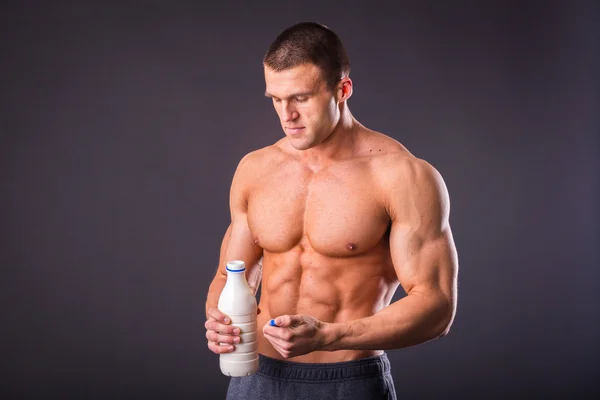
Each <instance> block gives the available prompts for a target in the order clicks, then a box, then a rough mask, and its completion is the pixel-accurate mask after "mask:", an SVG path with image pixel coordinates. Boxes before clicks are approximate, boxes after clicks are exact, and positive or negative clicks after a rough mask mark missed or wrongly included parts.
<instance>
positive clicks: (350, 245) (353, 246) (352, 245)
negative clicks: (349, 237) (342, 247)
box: [346, 243, 356, 251]
mask: <svg viewBox="0 0 600 400" xmlns="http://www.w3.org/2000/svg"><path fill="white" fill-rule="evenodd" d="M346 248H347V249H348V250H350V251H352V250H356V245H355V244H354V243H348V244H347V245H346Z"/></svg>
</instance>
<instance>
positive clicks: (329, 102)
mask: <svg viewBox="0 0 600 400" xmlns="http://www.w3.org/2000/svg"><path fill="white" fill-rule="evenodd" d="M263 64H264V67H265V81H266V85H267V89H266V93H265V94H266V95H267V96H268V97H271V98H272V99H273V105H274V106H275V110H276V111H277V114H278V115H279V119H280V121H281V125H282V127H283V129H284V131H285V133H286V135H287V136H288V137H289V138H290V142H291V144H292V145H293V146H294V147H295V148H297V149H299V150H305V149H308V148H311V147H314V146H316V145H318V144H319V143H321V142H322V141H323V140H325V139H326V138H327V137H328V136H329V135H330V134H331V132H332V131H333V130H334V128H335V126H336V125H337V123H338V122H339V119H340V111H341V110H340V107H339V105H340V103H343V102H345V101H346V100H347V99H348V97H350V95H351V94H352V81H351V80H350V78H349V77H348V74H349V73H350V61H349V60H348V56H347V55H346V51H345V50H344V47H343V45H342V42H341V40H340V38H339V37H338V36H337V35H336V34H335V33H334V32H332V31H331V30H330V29H329V28H327V27H325V26H323V25H320V24H316V23H312V22H304V23H300V24H296V25H294V26H292V27H290V28H288V29H286V30H285V31H283V32H282V33H281V34H280V35H279V36H278V37H277V39H275V41H274V42H273V43H272V44H271V46H270V47H269V49H268V51H267V53H266V55H265V57H264V59H263Z"/></svg>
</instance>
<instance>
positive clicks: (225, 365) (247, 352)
mask: <svg viewBox="0 0 600 400" xmlns="http://www.w3.org/2000/svg"><path fill="white" fill-rule="evenodd" d="M218 308H219V310H220V311H221V312H223V313H225V314H227V316H229V318H231V325H233V326H237V327H239V328H240V335H239V336H240V339H241V341H240V343H238V344H235V343H234V344H233V345H234V346H235V350H234V351H233V352H231V353H225V354H221V355H220V356H219V358H220V360H219V362H220V365H221V372H223V374H225V375H229V376H246V375H251V374H253V373H255V372H256V371H257V370H258V342H257V341H256V328H257V327H256V298H255V297H254V292H253V290H252V289H251V288H250V286H249V285H248V282H247V281H246V265H245V263H244V262H243V261H229V262H228V263H227V282H226V283H225V287H224V288H223V291H222V292H221V296H220V297H219V304H218ZM245 339H246V340H245ZM247 339H253V340H250V341H248V340H247Z"/></svg>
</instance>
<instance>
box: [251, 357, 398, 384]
mask: <svg viewBox="0 0 600 400" xmlns="http://www.w3.org/2000/svg"><path fill="white" fill-rule="evenodd" d="M258 357H259V367H258V374H260V375H263V376H267V377H270V378H275V379H285V380H301V381H303V382H307V381H315V382H322V381H331V380H345V379H356V378H367V377H373V376H380V375H384V374H389V373H390V371H391V369H390V361H389V359H388V357H387V354H385V353H383V354H382V355H379V356H373V357H367V358H361V359H358V360H352V361H342V362H335V363H299V362H293V361H285V360H277V359H275V358H271V357H267V356H263V355H262V354H259V355H258Z"/></svg>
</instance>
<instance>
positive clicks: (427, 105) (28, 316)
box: [0, 1, 600, 399]
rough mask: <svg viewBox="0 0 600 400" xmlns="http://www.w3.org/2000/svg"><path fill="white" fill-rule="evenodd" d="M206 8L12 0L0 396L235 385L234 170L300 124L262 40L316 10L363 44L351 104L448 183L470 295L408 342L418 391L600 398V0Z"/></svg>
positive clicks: (3, 168) (2, 207)
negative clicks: (227, 233)
mask: <svg viewBox="0 0 600 400" xmlns="http://www.w3.org/2000/svg"><path fill="white" fill-rule="evenodd" d="M200 3H201V2H189V3H177V2H174V3H171V4H167V2H164V3H160V2H119V5H112V6H109V5H104V4H103V2H97V3H96V4H94V3H89V2H88V3H86V4H84V3H83V2H75V1H74V2H72V3H59V2H37V3H36V2H12V3H9V4H4V5H3V6H2V24H1V25H0V30H1V32H2V34H1V42H0V46H1V48H0V50H1V53H0V54H1V55H0V57H1V66H2V71H1V72H2V74H1V76H0V81H1V93H2V115H1V117H2V118H1V120H0V130H1V133H2V136H1V143H0V146H1V147H0V156H1V157H0V182H1V186H0V190H1V196H0V211H1V214H0V218H1V219H0V266H1V270H0V271H1V275H0V278H1V279H0V293H1V299H0V300H1V302H0V312H1V314H0V315H1V321H0V367H1V368H2V376H1V378H0V395H2V397H3V398H8V397H7V396H8V395H12V396H14V397H15V398H19V397H22V398H25V397H26V398H50V397H57V396H62V398H94V399H108V398H111V399H134V398H138V399H192V398H208V399H212V398H215V399H219V398H223V397H224V393H225V390H226V385H227V382H228V380H227V378H226V377H224V376H222V375H221V373H220V371H219V368H218V357H217V356H215V355H213V354H212V353H210V352H209V351H208V349H207V348H206V341H205V337H204V333H205V331H204V328H203V323H204V301H205V297H206V293H207V288H208V284H209V282H210V280H211V278H212V276H213V273H214V270H215V268H216V264H217V260H218V250H219V244H220V240H221V237H222V234H223V233H224V230H225V228H226V226H227V224H228V221H229V220H228V218H229V213H228V204H227V200H228V190H229V184H230V180H231V177H232V174H233V171H234V169H235V167H236V165H237V162H238V161H239V159H240V158H241V157H242V156H243V155H244V154H245V153H247V152H249V151H251V150H253V149H256V148H260V147H263V146H265V145H268V144H270V143H272V142H274V141H275V140H277V139H278V138H280V137H281V135H282V132H281V130H280V127H279V125H278V122H277V119H276V115H275V113H274V111H273V110H272V106H271V104H270V103H269V101H268V100H267V99H265V98H264V97H263V91H264V81H263V75H262V66H261V58H262V56H263V54H264V51H265V50H266V48H267V46H268V45H269V44H270V42H271V41H272V40H273V39H274V38H275V36H276V35H277V34H278V33H279V32H280V31H281V30H283V29H284V28H286V27H288V26H289V25H291V24H293V23H296V22H300V21H305V20H312V21H317V22H321V23H324V24H326V25H328V26H329V27H331V28H332V29H333V30H335V31H336V32H337V33H338V34H339V35H340V36H341V37H342V39H343V41H344V43H345V44H346V47H347V50H348V52H349V55H350V57H351V60H352V73H351V77H352V78H353V80H354V95H353V97H352V98H351V100H350V102H349V104H350V108H351V110H352V111H353V113H354V115H355V116H356V117H357V118H358V119H359V120H360V121H361V122H362V123H364V124H365V125H367V126H368V127H370V128H372V129H376V130H379V131H381V132H384V133H387V134H388V135H390V136H392V137H394V138H396V139H398V140H399V141H400V142H402V143H403V144H405V145H406V146H407V147H408V148H409V149H410V150H411V151H412V152H413V153H414V154H415V155H417V156H419V157H421V158H424V159H426V160H428V161H429V162H430V163H432V164H433V165H434V166H435V167H436V168H437V169H438V170H439V171H440V172H441V173H442V175H443V176H444V178H445V180H446V183H447V185H448V188H449V191H450V196H451V202H452V209H451V223H452V227H453V231H454V236H455V240H456V244H457V247H458V252H459V259H460V274H459V307H458V314H457V317H456V320H455V322H454V326H453V328H452V330H451V332H450V334H449V336H447V337H445V338H443V339H440V340H436V341H433V342H430V343H427V344H424V345H420V346H416V347H413V348H408V349H404V350H395V351H391V352H389V355H390V358H391V360H392V365H393V375H394V379H395V382H396V387H397V390H398V392H399V394H400V395H401V396H400V397H401V398H442V397H445V398H448V397H450V398H454V397H458V396H459V395H463V396H467V395H478V396H485V397H486V398H490V397H505V396H511V395H518V394H524V393H537V394H542V395H551V394H561V395H565V394H569V393H570V394H582V393H592V392H593V393H599V385H598V377H599V376H598V373H597V372H596V371H597V370H598V367H600V365H599V364H600V362H599V359H600V351H599V349H598V344H599V343H598V342H599V340H598V338H599V337H600V321H599V319H600V318H599V317H600V313H599V304H600V301H599V300H600V299H599V297H600V296H599V295H598V292H597V286H598V282H599V280H600V273H599V268H598V267H599V257H598V226H599V224H598V222H599V221H598V220H599V218H598V203H599V196H598V181H599V179H598V178H599V174H598V171H599V145H600V144H599V140H598V135H599V123H598V109H600V107H599V104H598V84H599V80H598V72H597V71H598V70H600V63H599V57H598V55H599V53H598V49H599V47H600V44H599V40H598V38H599V29H598V21H599V20H600V15H599V13H598V6H597V5H595V3H596V2H594V1H588V2H585V1H574V2H569V1H563V2H552V1H547V2H545V1H539V2H533V1H482V2H475V1H470V2H463V1H461V2H441V1H440V2H435V1H431V2H416V1H415V2H411V3H408V2H400V3H396V2H382V3H375V2H374V3H371V4H370V5H366V4H367V2H348V1H346V2H335V3H323V4H321V2H289V3H286V2H282V1H277V2H269V3H270V4H268V5H266V4H267V2H260V4H261V5H260V6H250V5H243V3H242V2H238V3H230V2H223V3H220V5H215V4H212V5H202V4H200ZM257 3H258V2H257ZM450 3H451V4H450ZM115 4H117V2H115ZM400 295H401V294H400V293H397V295H396V297H395V298H398V297H399V296H400Z"/></svg>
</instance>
